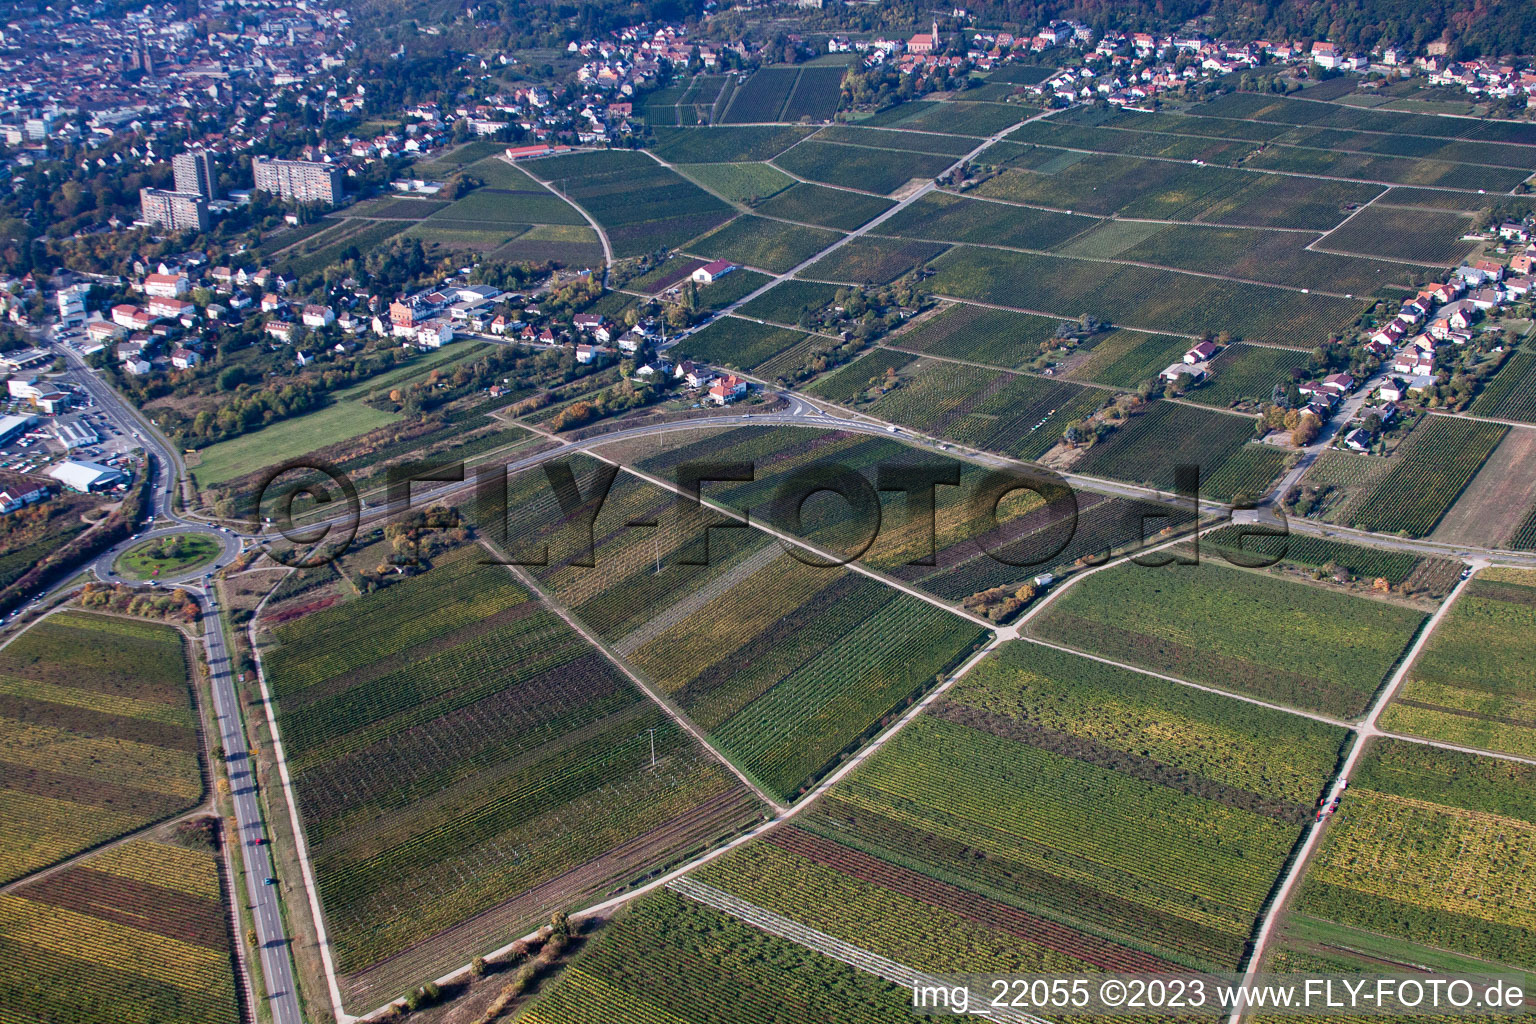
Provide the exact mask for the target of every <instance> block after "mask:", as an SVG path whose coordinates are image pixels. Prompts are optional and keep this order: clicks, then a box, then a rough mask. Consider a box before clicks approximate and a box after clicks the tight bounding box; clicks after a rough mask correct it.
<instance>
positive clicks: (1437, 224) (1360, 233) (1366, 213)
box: [1317, 205, 1477, 267]
mask: <svg viewBox="0 0 1536 1024" xmlns="http://www.w3.org/2000/svg"><path fill="white" fill-rule="evenodd" d="M1476 226H1477V222H1476V221H1475V220H1474V219H1473V218H1472V217H1471V216H1469V215H1466V214H1461V213H1455V212H1452V211H1448V210H1447V211H1436V210H1422V209H1417V208H1413V207H1392V206H1381V205H1371V206H1368V207H1366V208H1365V209H1363V210H1361V211H1359V212H1358V213H1356V214H1355V215H1354V216H1353V217H1351V218H1350V219H1349V222H1348V223H1346V224H1343V225H1340V226H1339V227H1337V228H1335V229H1334V230H1332V231H1330V232H1328V234H1327V235H1325V236H1323V238H1322V239H1321V240H1320V241H1319V242H1318V243H1317V248H1319V249H1325V250H1328V251H1330V252H1344V253H1357V254H1359V255H1363V256H1377V257H1381V258H1384V259H1397V260H1406V261H1408V262H1410V263H1421V264H1425V265H1428V266H1434V267H1448V266H1451V265H1453V264H1456V263H1459V262H1461V261H1462V260H1463V259H1465V258H1466V256H1467V255H1468V254H1469V253H1470V252H1471V251H1472V250H1473V249H1474V248H1476V247H1477V243H1476V242H1463V241H1461V236H1462V235H1464V234H1466V233H1467V232H1468V231H1471V230H1473V229H1474V228H1475V227H1476Z"/></svg>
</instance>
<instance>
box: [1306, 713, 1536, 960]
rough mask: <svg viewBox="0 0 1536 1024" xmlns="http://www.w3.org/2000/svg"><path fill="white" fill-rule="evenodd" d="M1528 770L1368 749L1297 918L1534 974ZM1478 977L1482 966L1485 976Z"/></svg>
mask: <svg viewBox="0 0 1536 1024" xmlns="http://www.w3.org/2000/svg"><path fill="white" fill-rule="evenodd" d="M1533 783H1536V769H1533V768H1532V767H1531V766H1530V765H1525V764H1516V763H1513V762H1509V761H1499V760H1494V759H1492V758H1485V757H1479V756H1477V755H1475V754H1463V753H1458V752H1455V751H1449V750H1438V749H1436V748H1433V747H1426V746H1423V745H1420V744H1411V743H1405V742H1402V741H1400V740H1392V739H1378V740H1375V741H1373V742H1372V744H1371V747H1370V749H1369V750H1367V751H1366V754H1365V757H1364V758H1363V759H1362V761H1361V763H1360V768H1359V770H1358V771H1357V773H1356V776H1355V779H1354V784H1353V785H1351V786H1350V788H1349V790H1348V792H1346V793H1345V794H1344V798H1343V801H1342V803H1341V805H1340V807H1339V810H1338V812H1337V813H1336V814H1335V815H1334V817H1333V819H1332V820H1331V821H1330V822H1329V823H1328V825H1327V826H1326V829H1327V830H1326V832H1325V833H1324V836H1323V841H1322V844H1321V846H1320V847H1319V849H1318V852H1317V854H1316V855H1315V856H1314V858H1313V860H1312V863H1311V864H1310V865H1309V867H1308V870H1307V874H1306V876H1305V879H1304V884H1303V886H1302V887H1301V890H1300V894H1299V896H1298V897H1297V900H1296V905H1295V909H1296V911H1297V912H1298V913H1302V914H1306V915H1308V916H1310V917H1313V918H1318V919H1321V920H1326V921H1330V922H1334V923H1336V924H1339V925H1344V926H1346V927H1350V928H1359V929H1363V930H1366V931H1369V932H1374V933H1377V934H1379V935H1385V936H1390V937H1394V938H1400V939H1406V940H1409V941H1411V942H1414V943H1420V944H1423V945H1425V946H1429V947H1433V948H1437V949H1440V950H1449V951H1452V952H1455V953H1462V954H1466V955H1468V956H1472V957H1477V958H1479V959H1480V960H1483V961H1488V962H1491V963H1493V964H1509V965H1512V966H1515V967H1519V968H1525V969H1528V970H1529V969H1531V968H1533V967H1536V919H1533V917H1532V914H1531V912H1530V903H1529V901H1527V900H1524V899H1519V898H1515V899H1512V898H1511V894H1513V893H1518V892H1521V891H1523V889H1524V888H1525V887H1526V886H1528V885H1529V879H1530V877H1531V871H1532V868H1533V865H1536V803H1533V802H1532V799H1531V793H1532V792H1533V786H1532V784H1533ZM1483 969H1484V970H1492V968H1488V967H1484V968H1483Z"/></svg>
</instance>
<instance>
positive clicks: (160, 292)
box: [144, 274, 192, 299]
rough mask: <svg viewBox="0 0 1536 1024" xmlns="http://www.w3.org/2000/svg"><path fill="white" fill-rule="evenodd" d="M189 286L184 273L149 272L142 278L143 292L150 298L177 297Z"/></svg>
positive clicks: (186, 290)
mask: <svg viewBox="0 0 1536 1024" xmlns="http://www.w3.org/2000/svg"><path fill="white" fill-rule="evenodd" d="M191 288H192V286H191V283H190V282H189V281H188V280H187V276H186V275H185V274H150V275H148V276H147V277H145V278H144V294H145V295H147V296H149V297H151V298H161V299H174V298H179V297H180V296H182V295H185V294H187V292H188V291H190V290H191Z"/></svg>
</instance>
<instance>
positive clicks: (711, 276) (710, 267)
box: [690, 260, 736, 284]
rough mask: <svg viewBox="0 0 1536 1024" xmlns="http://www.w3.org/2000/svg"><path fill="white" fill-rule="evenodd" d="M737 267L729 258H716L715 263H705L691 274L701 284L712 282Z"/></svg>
mask: <svg viewBox="0 0 1536 1024" xmlns="http://www.w3.org/2000/svg"><path fill="white" fill-rule="evenodd" d="M735 269H736V264H734V263H732V262H730V261H729V260H715V262H713V263H706V264H704V266H702V267H700V268H699V269H698V270H695V271H694V272H693V274H692V275H690V276H692V278H693V279H694V280H695V281H697V282H698V283H699V284H712V283H713V282H715V281H718V280H720V279H721V278H722V277H724V276H725V275H726V274H729V273H730V272H731V271H733V270H735Z"/></svg>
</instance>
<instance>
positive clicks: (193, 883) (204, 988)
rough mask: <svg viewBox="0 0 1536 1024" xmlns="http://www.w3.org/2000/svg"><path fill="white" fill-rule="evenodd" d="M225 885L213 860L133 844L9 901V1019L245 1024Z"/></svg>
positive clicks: (1, 985) (4, 977)
mask: <svg viewBox="0 0 1536 1024" xmlns="http://www.w3.org/2000/svg"><path fill="white" fill-rule="evenodd" d="M219 876H220V870H219V866H218V861H217V859H216V857H215V855H214V854H213V852H212V851H211V850H208V849H189V848H187V847H183V846H175V845H171V844H170V843H166V842H160V841H156V840H148V839H134V840H131V841H129V842H127V843H123V844H120V845H117V846H113V847H111V848H110V849H107V850H104V851H102V852H101V853H98V854H95V855H94V856H91V857H89V858H87V859H85V860H82V861H79V862H77V863H74V864H71V865H70V866H69V867H67V868H65V869H63V870H61V871H59V872H56V873H54V874H50V875H47V876H44V877H43V878H40V879H38V880H36V881H34V882H30V883H28V884H26V885H23V886H21V887H19V888H17V889H14V890H12V891H10V892H7V893H4V894H0V1005H3V1006H4V1010H3V1011H0V1017H3V1018H4V1019H5V1020H7V1021H17V1022H30V1021H40V1022H41V1021H73V1022H80V1024H86V1022H101V1024H107V1022H111V1024H160V1022H162V1021H181V1022H186V1024H240V1022H241V1021H243V1020H245V1019H246V1018H245V1015H244V1013H243V1012H242V1007H241V1004H242V1002H243V1000H242V999H241V998H240V997H239V995H237V986H236V983H235V974H234V953H233V949H232V947H231V936H230V924H229V912H228V911H227V910H226V909H225V894H224V891H223V884H222V882H221V879H220V877H219Z"/></svg>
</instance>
